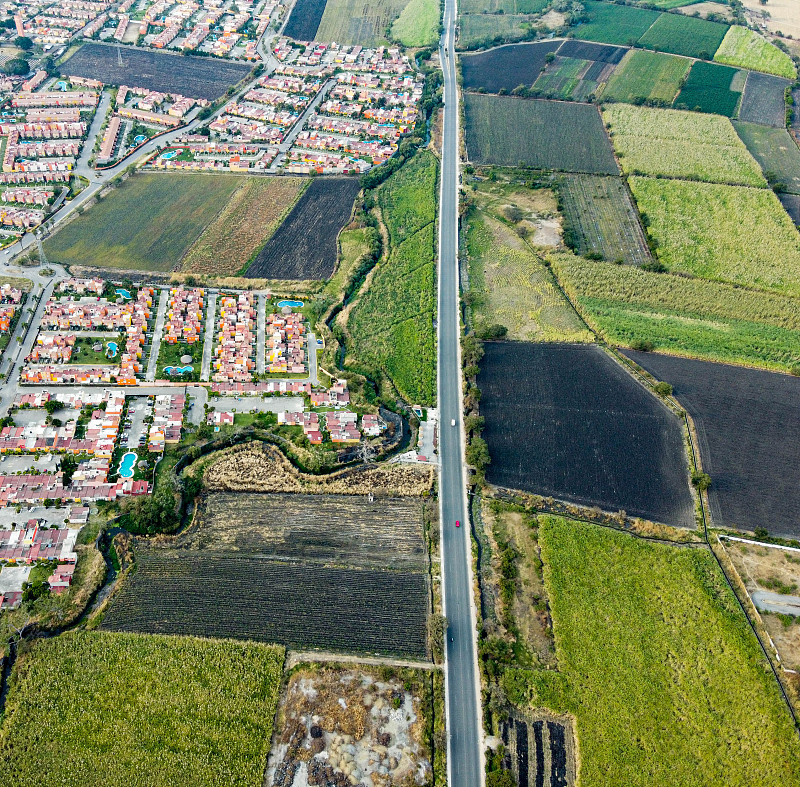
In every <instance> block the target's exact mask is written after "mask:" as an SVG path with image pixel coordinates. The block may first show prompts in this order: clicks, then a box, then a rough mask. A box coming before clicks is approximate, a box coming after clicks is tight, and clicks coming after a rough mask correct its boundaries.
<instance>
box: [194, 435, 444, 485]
mask: <svg viewBox="0 0 800 787" xmlns="http://www.w3.org/2000/svg"><path fill="white" fill-rule="evenodd" d="M433 479H434V470H433V468H432V467H428V466H425V467H419V466H416V465H409V464H385V463H384V464H380V465H371V466H370V465H363V466H359V467H353V468H348V469H346V470H340V471H339V472H336V473H331V474H330V475H320V476H316V475H308V474H305V473H300V472H298V470H297V469H296V468H295V467H294V466H293V465H292V463H291V462H290V461H289V460H288V459H287V458H286V457H285V456H284V455H283V454H282V453H281V452H280V451H279V450H278V449H277V448H275V447H274V446H271V445H266V444H264V443H247V444H246V445H243V446H236V447H235V448H230V449H228V450H226V451H221V452H219V454H218V455H217V456H216V458H215V461H212V462H211V463H210V464H209V465H208V467H207V468H206V470H205V473H204V479H203V480H204V481H205V485H206V488H207V489H208V490H209V491H211V492H305V493H306V494H338V495H368V494H370V493H372V494H373V495H374V496H376V497H378V496H380V497H405V496H413V497H416V496H419V495H422V494H424V493H425V492H428V491H429V490H430V489H431V487H432V486H433Z"/></svg>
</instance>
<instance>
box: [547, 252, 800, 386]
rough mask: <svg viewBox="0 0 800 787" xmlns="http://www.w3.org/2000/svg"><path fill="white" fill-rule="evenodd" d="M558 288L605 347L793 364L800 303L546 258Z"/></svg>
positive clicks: (567, 257) (799, 356)
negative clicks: (644, 345)
mask: <svg viewBox="0 0 800 787" xmlns="http://www.w3.org/2000/svg"><path fill="white" fill-rule="evenodd" d="M550 262H551V265H552V268H553V271H554V273H555V274H556V276H557V277H558V279H559V281H560V283H561V286H562V287H563V288H564V289H565V290H566V292H567V294H568V295H569V297H570V299H571V300H572V301H573V303H575V304H576V305H577V307H578V309H579V310H580V311H581V313H582V314H583V316H584V318H585V319H586V320H587V321H588V322H589V324H590V325H591V326H592V327H593V328H594V329H595V330H597V331H598V332H599V333H600V334H601V335H602V336H603V337H604V338H605V339H606V340H607V341H608V342H610V343H611V344H615V345H619V346H623V347H634V346H637V345H640V344H641V343H643V342H650V343H651V344H652V346H653V349H655V350H657V351H659V352H667V353H673V354H676V355H688V356H692V357H694V358H704V359H707V360H712V361H721V362H727V363H740V364H747V365H752V366H759V367H762V368H765V369H779V370H783V371H788V370H789V369H791V368H792V367H793V366H795V365H797V363H798V362H800V301H798V300H797V299H794V298H787V297H786V296H783V295H774V294H772V293H766V292H758V291H755V290H743V289H740V288H736V287H733V286H731V285H729V284H720V283H718V282H709V281H704V280H703V279H690V278H687V277H685V276H673V275H669V274H664V273H649V272H647V271H643V270H641V269H640V268H636V267H634V266H631V265H613V264H611V263H606V262H590V261H589V260H585V259H583V258H581V257H576V256H573V255H571V254H553V255H550Z"/></svg>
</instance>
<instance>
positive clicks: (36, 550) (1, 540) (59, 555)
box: [0, 519, 78, 574]
mask: <svg viewBox="0 0 800 787" xmlns="http://www.w3.org/2000/svg"><path fill="white" fill-rule="evenodd" d="M77 537H78V531H77V530H75V529H70V528H68V527H66V526H64V527H59V528H51V527H48V526H47V525H46V523H45V524H42V523H40V522H39V521H38V520H36V519H33V520H29V521H28V522H26V523H25V524H24V525H21V526H20V527H18V528H14V529H12V530H0V560H5V561H6V562H12V563H13V564H17V565H25V564H27V565H30V564H32V563H36V562H37V561H39V560H59V561H64V562H66V563H68V564H70V565H73V566H74V565H75V562H76V561H77V559H78V555H77V553H76V552H75V541H76V540H77ZM65 574H66V572H65Z"/></svg>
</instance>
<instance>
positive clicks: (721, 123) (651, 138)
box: [603, 104, 767, 187]
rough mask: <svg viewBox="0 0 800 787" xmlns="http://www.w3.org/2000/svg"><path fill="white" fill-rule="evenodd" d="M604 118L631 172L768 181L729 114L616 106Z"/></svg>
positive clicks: (734, 181)
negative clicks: (723, 115) (722, 115)
mask: <svg viewBox="0 0 800 787" xmlns="http://www.w3.org/2000/svg"><path fill="white" fill-rule="evenodd" d="M603 119H604V120H605V122H606V124H608V125H610V127H611V132H612V136H611V141H612V142H613V144H614V149H615V150H616V152H617V156H618V158H619V159H620V164H621V165H622V170H623V172H625V173H626V174H636V175H660V176H664V177H669V178H687V179H691V180H705V181H709V182H711V183H732V184H736V185H742V186H759V187H763V186H766V185H767V181H766V180H765V179H764V176H763V175H762V173H761V169H760V168H759V166H758V163H757V162H756V160H755V159H754V158H753V157H752V156H751V155H750V153H749V152H748V150H747V148H746V147H745V145H744V143H743V142H742V140H741V139H739V137H738V136H737V134H736V131H735V130H734V128H733V126H732V125H731V121H730V120H729V119H728V118H724V117H719V116H717V115H703V114H700V113H699V112H681V111H680V110H676V109H652V108H650V107H636V106H631V105H630V104H611V105H608V106H607V107H606V109H605V110H604V112H603Z"/></svg>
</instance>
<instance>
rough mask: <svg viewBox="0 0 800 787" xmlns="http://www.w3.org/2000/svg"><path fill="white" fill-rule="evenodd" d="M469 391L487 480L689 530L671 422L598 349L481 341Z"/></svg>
mask: <svg viewBox="0 0 800 787" xmlns="http://www.w3.org/2000/svg"><path fill="white" fill-rule="evenodd" d="M511 370H513V373H512V371H511ZM478 387H479V388H480V390H481V394H482V395H481V415H483V416H484V417H485V419H486V428H485V431H484V437H485V439H486V442H487V444H488V446H489V453H490V455H491V464H490V465H489V468H488V471H487V474H486V476H487V479H488V480H489V482H490V483H492V484H497V485H498V486H503V487H508V488H511V489H523V490H525V491H528V492H532V493H534V494H538V495H543V496H550V497H554V498H558V499H561V500H567V501H569V502H573V503H578V504H580V505H586V506H593V505H596V506H599V507H601V508H602V509H604V510H607V511H617V510H619V509H624V510H625V511H627V512H628V513H629V514H633V515H635V516H642V517H645V518H647V519H651V520H654V521H659V522H664V523H666V524H674V525H686V526H691V525H692V523H693V512H692V499H691V495H690V493H689V485H688V477H687V469H686V459H685V453H684V450H683V441H682V435H681V428H680V424H679V422H678V420H677V418H675V416H674V415H672V414H671V413H670V412H669V411H668V410H667V409H666V408H665V407H664V406H663V405H661V404H660V403H659V402H658V401H656V399H655V397H653V396H652V395H650V394H649V393H648V392H647V391H645V390H644V389H643V388H642V387H641V386H639V385H638V384H637V383H636V382H635V381H634V380H633V379H632V378H631V377H630V376H629V375H628V374H627V373H626V372H624V371H623V370H622V369H621V368H620V367H619V366H618V365H617V364H616V363H614V362H613V361H612V360H611V359H610V358H608V356H606V355H605V354H604V353H603V351H602V350H600V349H599V348H598V347H597V346H595V345H564V344H523V343H518V342H492V343H487V344H486V345H485V355H484V357H483V361H482V362H481V371H480V374H479V376H478ZM521 392H522V393H521Z"/></svg>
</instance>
